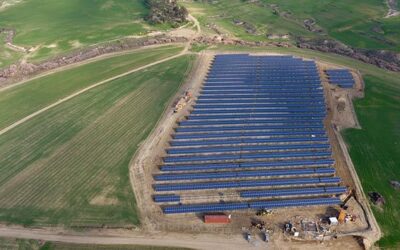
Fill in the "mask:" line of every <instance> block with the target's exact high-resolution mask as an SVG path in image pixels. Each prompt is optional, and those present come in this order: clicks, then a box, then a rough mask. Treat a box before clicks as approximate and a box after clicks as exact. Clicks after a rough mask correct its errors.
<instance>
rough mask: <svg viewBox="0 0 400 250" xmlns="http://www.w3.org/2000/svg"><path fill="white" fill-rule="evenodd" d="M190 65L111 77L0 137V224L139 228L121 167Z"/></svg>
mask: <svg viewBox="0 0 400 250" xmlns="http://www.w3.org/2000/svg"><path fill="white" fill-rule="evenodd" d="M192 60H193V57H189V56H184V57H180V58H178V59H175V60H172V61H168V62H166V63H163V64H160V65H157V66H153V67H151V68H149V69H146V70H143V71H140V72H137V73H134V74H131V75H128V76H126V77H123V78H120V79H118V80H114V81H112V82H110V83H108V84H105V85H102V86H100V87H97V88H95V89H92V90H90V91H88V92H86V93H84V94H82V95H79V96H77V97H75V98H73V99H72V100H70V101H68V102H66V103H63V104H61V105H59V106H56V107H55V108H53V109H51V110H49V111H47V112H45V113H43V114H41V115H39V116H37V117H35V118H33V119H32V120H30V121H28V122H26V123H23V124H22V125H20V126H18V127H16V128H15V129H13V130H11V131H9V132H7V133H5V134H3V135H2V136H0V221H3V222H11V223H21V224H64V225H69V226H73V225H76V226H79V225H97V226H101V225H117V226H123V225H132V224H135V225H137V224H139V219H138V215H137V214H136V208H135V198H134V195H133V192H132V189H131V185H130V183H129V175H128V164H129V161H130V159H131V157H132V156H133V154H134V153H135V151H136V150H137V148H138V146H139V145H140V143H141V142H142V141H143V140H144V139H145V138H146V137H147V135H148V134H149V133H150V131H151V130H152V129H153V127H154V125H155V124H156V122H157V121H158V119H159V117H160V115H161V114H162V112H163V111H164V109H165V108H166V105H167V103H168V101H169V99H170V98H171V96H173V95H174V94H175V93H176V91H177V89H178V88H179V86H180V84H181V83H182V81H183V80H184V78H185V76H186V73H187V72H188V70H189V68H190V65H191V61H192Z"/></svg>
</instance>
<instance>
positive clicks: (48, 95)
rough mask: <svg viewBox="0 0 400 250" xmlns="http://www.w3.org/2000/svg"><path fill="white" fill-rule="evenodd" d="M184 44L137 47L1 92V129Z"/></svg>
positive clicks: (154, 59) (174, 50)
mask: <svg viewBox="0 0 400 250" xmlns="http://www.w3.org/2000/svg"><path fill="white" fill-rule="evenodd" d="M181 49H182V48H181V47H173V46H167V47H160V48H152V49H145V50H138V51H135V52H133V53H127V54H123V55H119V56H115V57H112V58H107V59H102V60H99V61H95V62H91V63H88V64H85V65H82V66H79V67H75V68H71V69H67V70H64V71H60V72H56V73H53V74H50V75H47V76H44V77H40V78H37V79H34V80H31V81H29V82H27V83H25V84H22V85H19V86H16V87H13V88H10V89H7V90H5V91H2V92H0V129H2V128H4V127H7V126H8V125H10V124H12V123H14V122H15V121H18V120H19V119H22V118H23V117H25V116H27V115H29V114H32V113H33V112H35V111H37V110H39V109H41V108H43V107H45V106H48V105H49V104H51V103H53V102H56V101H57V100H59V99H62V98H63V97H66V96H68V95H70V94H72V93H74V92H77V91H79V90H80V89H83V88H85V87H88V86H90V85H92V84H94V83H96V82H100V81H102V80H104V79H108V78H110V77H113V76H116V75H119V74H122V73H124V72H126V71H129V70H132V69H135V68H137V67H140V66H143V65H146V64H149V63H151V62H154V61H156V60H158V59H162V58H166V57H168V56H172V55H175V54H177V53H178V52H179V51H180V50H181Z"/></svg>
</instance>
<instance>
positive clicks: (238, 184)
mask: <svg viewBox="0 0 400 250" xmlns="http://www.w3.org/2000/svg"><path fill="white" fill-rule="evenodd" d="M339 183H340V178H339V177H320V178H293V179H266V180H237V181H218V182H192V183H187V182H185V183H172V184H171V183H168V184H154V185H153V188H154V190H155V191H156V192H164V191H180V190H204V189H231V188H248V187H276V186H299V185H329V184H331V185H333V184H339Z"/></svg>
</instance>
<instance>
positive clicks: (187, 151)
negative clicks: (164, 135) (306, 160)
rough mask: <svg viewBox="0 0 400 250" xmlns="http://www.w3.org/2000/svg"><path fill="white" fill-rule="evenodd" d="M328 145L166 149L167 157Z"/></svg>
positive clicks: (326, 145) (320, 147)
mask: <svg viewBox="0 0 400 250" xmlns="http://www.w3.org/2000/svg"><path fill="white" fill-rule="evenodd" d="M329 148H330V145H329V144H310V143H309V144H290V145H261V146H230V147H203V148H175V149H168V150H167V153H168V154H169V155H174V154H179V155H182V154H201V153H221V152H244V151H253V152H255V151H278V150H279V151H289V150H299V149H325V150H326V149H329Z"/></svg>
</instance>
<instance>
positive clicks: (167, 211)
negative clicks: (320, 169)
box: [163, 198, 341, 214]
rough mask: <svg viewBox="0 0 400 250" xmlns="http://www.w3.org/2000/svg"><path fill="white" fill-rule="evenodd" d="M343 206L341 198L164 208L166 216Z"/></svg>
mask: <svg viewBox="0 0 400 250" xmlns="http://www.w3.org/2000/svg"><path fill="white" fill-rule="evenodd" d="M338 204H341V200H340V199H339V198H317V199H315V198H314V199H298V200H281V201H259V202H232V203H208V204H187V205H186V204H185V205H176V206H166V207H164V208H163V212H164V213H165V214H177V213H204V212H219V211H232V210H243V209H249V208H252V209H255V208H256V209H259V208H280V207H296V206H318V205H338Z"/></svg>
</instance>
